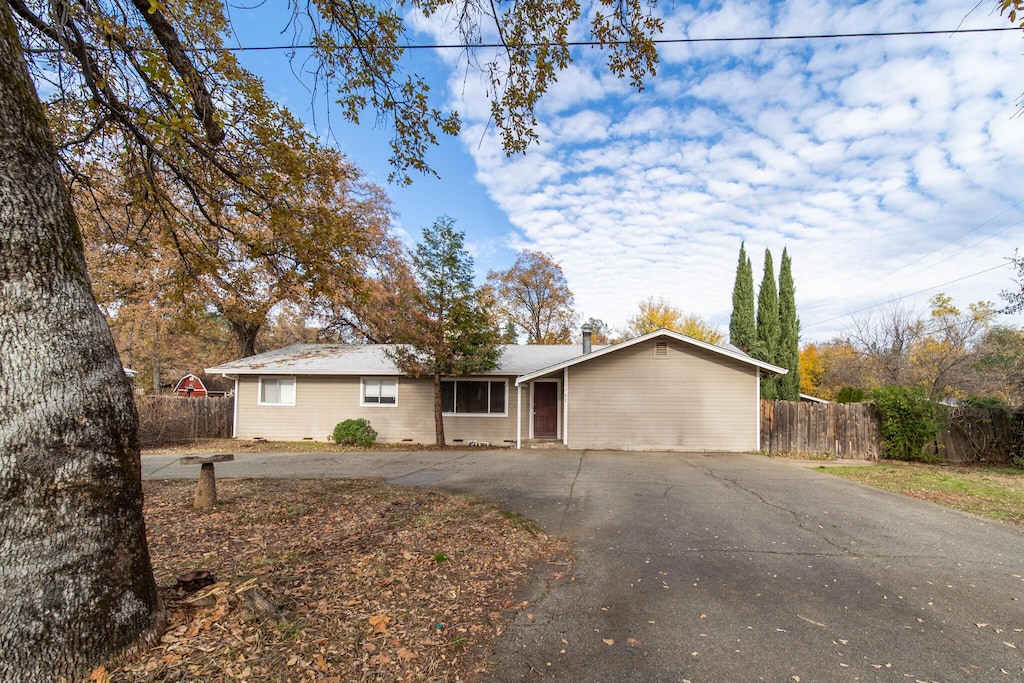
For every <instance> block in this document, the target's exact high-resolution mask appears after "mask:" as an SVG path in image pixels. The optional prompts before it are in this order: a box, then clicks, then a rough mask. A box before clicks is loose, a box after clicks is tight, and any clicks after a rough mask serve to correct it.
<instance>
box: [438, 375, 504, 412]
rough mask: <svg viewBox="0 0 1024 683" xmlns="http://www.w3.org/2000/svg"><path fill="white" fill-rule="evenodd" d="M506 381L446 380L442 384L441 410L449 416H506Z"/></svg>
mask: <svg viewBox="0 0 1024 683" xmlns="http://www.w3.org/2000/svg"><path fill="white" fill-rule="evenodd" d="M505 390H506V383H505V381H504V380H498V381H485V380H469V379H453V380H446V381H444V382H442V383H441V410H442V411H443V412H445V413H448V414H449V415H504V414H505V393H506V392H505Z"/></svg>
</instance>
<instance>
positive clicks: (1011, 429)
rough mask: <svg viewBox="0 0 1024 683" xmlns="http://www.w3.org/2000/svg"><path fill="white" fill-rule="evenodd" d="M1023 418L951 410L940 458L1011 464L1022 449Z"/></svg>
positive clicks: (993, 412) (1002, 412) (941, 439)
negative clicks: (1014, 456) (1013, 456)
mask: <svg viewBox="0 0 1024 683" xmlns="http://www.w3.org/2000/svg"><path fill="white" fill-rule="evenodd" d="M1021 417H1022V416H1021V414H1020V413H1015V412H1012V411H1009V410H998V409H996V410H986V409H983V408H959V407H957V408H950V409H949V414H948V425H947V426H946V428H945V429H944V430H942V433H940V434H939V438H938V448H939V451H938V452H939V457H940V458H942V459H943V460H945V461H946V462H953V463H961V464H966V463H974V462H988V463H999V464H1009V463H1010V462H1011V460H1012V453H1013V452H1014V451H1015V450H1017V449H1019V448H1020V443H1019V441H1020V438H1021V435H1020V433H1019V429H1020V425H1021ZM933 448H934V447H933ZM925 450H927V448H926V449H925Z"/></svg>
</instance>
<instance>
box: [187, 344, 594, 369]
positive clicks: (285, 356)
mask: <svg viewBox="0 0 1024 683" xmlns="http://www.w3.org/2000/svg"><path fill="white" fill-rule="evenodd" d="M393 348H395V347H394V345H393V344H292V345H291V346H285V347H283V348H280V349H276V350H274V351H267V352H266V353H261V354H258V355H255V356H249V357H248V358H241V359H239V360H234V361H230V362H228V363H222V364H221V365H218V366H216V367H212V368H207V369H206V371H207V372H209V373H220V374H225V375H401V374H403V373H402V371H401V370H399V369H398V368H397V367H396V366H395V363H394V361H392V360H391V358H390V357H388V353H387V352H388V350H390V349H393ZM581 351H582V348H581V347H579V346H575V345H558V346H556V345H547V346H540V345H536V346H520V345H515V344H509V345H505V346H502V354H501V357H500V358H499V359H498V367H497V368H495V369H494V370H491V371H489V372H481V373H478V374H480V375H521V374H523V373H526V372H532V371H534V370H536V369H537V368H542V367H546V366H548V365H556V364H558V363H561V362H562V361H564V360H566V359H568V358H572V357H574V356H578V355H580V352H581Z"/></svg>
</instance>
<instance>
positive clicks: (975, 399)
mask: <svg viewBox="0 0 1024 683" xmlns="http://www.w3.org/2000/svg"><path fill="white" fill-rule="evenodd" d="M960 405H961V406H963V407H964V408H980V409H983V410H1009V408H1010V406H1009V405H1008V404H1007V403H1006V401H1004V400H1003V399H1001V398H999V397H998V396H968V397H967V398H963V399H961V400H960Z"/></svg>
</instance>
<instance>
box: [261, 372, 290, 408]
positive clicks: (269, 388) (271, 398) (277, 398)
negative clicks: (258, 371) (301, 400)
mask: <svg viewBox="0 0 1024 683" xmlns="http://www.w3.org/2000/svg"><path fill="white" fill-rule="evenodd" d="M259 403H260V405H261V406H293V405H295V378H294V377H260V400H259Z"/></svg>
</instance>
